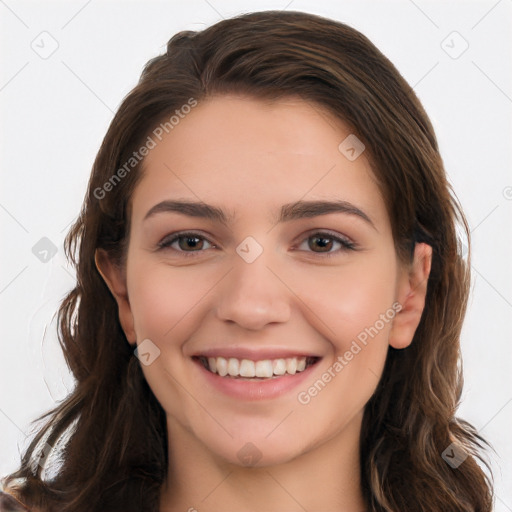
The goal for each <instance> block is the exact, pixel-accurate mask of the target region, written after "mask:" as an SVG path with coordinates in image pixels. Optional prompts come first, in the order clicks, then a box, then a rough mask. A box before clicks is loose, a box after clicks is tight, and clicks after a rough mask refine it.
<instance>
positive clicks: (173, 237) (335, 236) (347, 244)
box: [157, 229, 358, 257]
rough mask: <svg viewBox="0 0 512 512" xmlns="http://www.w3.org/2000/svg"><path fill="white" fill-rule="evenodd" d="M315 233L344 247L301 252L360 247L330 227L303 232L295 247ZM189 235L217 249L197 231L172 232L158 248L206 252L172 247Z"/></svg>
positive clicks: (331, 253) (327, 253)
mask: <svg viewBox="0 0 512 512" xmlns="http://www.w3.org/2000/svg"><path fill="white" fill-rule="evenodd" d="M315 235H316V236H317V237H324V238H330V239H331V240H334V241H335V242H338V243H340V244H341V245H342V248H341V249H339V250H336V251H329V252H315V251H303V250H301V251H300V252H307V253H311V254H316V255H319V256H321V257H329V256H335V255H337V254H339V253H341V252H345V251H351V250H352V251H355V250H357V249H358V246H357V244H356V243H355V242H354V241H353V240H352V239H350V238H349V237H348V236H346V235H342V234H340V233H335V232H332V231H330V230H328V229H313V230H311V231H308V232H306V233H303V234H302V235H301V238H300V240H299V241H298V242H297V243H295V244H294V245H293V249H296V248H297V247H298V246H299V245H301V244H302V243H304V242H306V241H307V240H308V239H309V238H311V237H313V236H315ZM187 236H190V237H197V238H201V239H203V240H204V241H206V242H208V243H209V244H210V245H211V246H212V247H211V248H212V249H216V248H217V245H216V244H215V243H214V242H212V241H211V240H210V239H209V238H208V237H207V236H205V235H204V234H203V233H201V232H197V231H178V232H176V233H171V234H169V235H167V236H165V237H164V238H163V239H162V240H161V241H160V242H158V244H157V250H165V249H170V250H172V251H175V252H177V253H181V254H184V255H186V257H189V256H191V257H194V256H195V255H196V254H197V253H201V252H205V250H198V251H181V250H177V249H172V248H171V247H170V246H171V245H172V244H173V243H174V242H176V241H177V240H178V239H179V238H182V237H187Z"/></svg>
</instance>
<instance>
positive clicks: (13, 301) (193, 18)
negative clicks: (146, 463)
mask: <svg viewBox="0 0 512 512" xmlns="http://www.w3.org/2000/svg"><path fill="white" fill-rule="evenodd" d="M266 9H288V10H303V11H307V12H311V13H316V14H321V15H324V16H327V17H332V18H335V19H338V20H340V21H343V22H346V23H348V24H350V25H352V26H354V27H355V28H357V29H358V30H360V31H362V32H363V33H364V34H365V35H367V36H368V37H369V38H370V39H371V40H372V41H373V42H374V43H375V44H376V45H377V46H378V47H379V49H381V50H382V51H383V52H384V53H385V54H386V55H387V56H388V57H389V58H390V59H391V61H392V62H393V63H394V64H395V65H396V66H397V68H398V69H399V71H400V72H401V73H402V74H403V75H404V77H405V78H406V79H407V80H408V81H409V83H410V84H411V85H413V86H414V88H415V90H416V92H417V94H418V95H419V97H420V99H421V101H422V102H423V104H424V106H425V108H426V110H427V112H428V114H429V115H430V117H431V119H432V122H433V124H434V127H435V129H436V133H437V136H438V139H439V143H440V147H441V153H442V156H443V159H444V161H445V164H446V169H447V172H448V174H449V178H450V181H451V182H452V183H453V186H454V189H455V191H456V193H457V195H458V197H459V199H460V201H461V203H462V205H463V208H464V209H465V212H466V214H467V217H468V220H469V222H470V226H471V229H472V237H473V276H474V280H473V287H472V297H471V301H470V305H469V310H468V316H467V319H466V323H465V327H464V331H463V357H464V368H465V388H464V394H463V401H462V404H461V407H460V409H459V415H460V416H461V417H463V418H464V419H467V420H469V421H470V422H472V423H473V424H474V425H475V426H476V427H477V428H478V429H479V432H480V433H481V434H482V435H483V436H484V437H486V438H487V439H488V440H489V441H490V442H491V443H492V445H493V447H494V449H495V451H496V453H492V452H491V453H490V458H491V461H492V464H493V467H494V473H495V480H496V511H498V512H502V511H512V463H511V461H512V443H511V442H510V440H509V436H510V432H511V426H512V376H511V375H512V372H511V363H512V343H510V330H511V327H512V325H511V324H512V322H511V318H512V270H511V263H510V262H511V261H512V251H511V245H512V237H511V233H512V229H511V220H512V172H511V169H512V165H511V164H512V149H511V147H512V144H511V142H512V138H511V135H512V0H500V1H496V0H492V1H478V2H468V1H464V2H463V1H435V2H434V1H424V0H415V1H414V2H413V1H412V0H410V1H396V2H389V1H372V2H363V1H357V2H356V1H352V2H349V1H312V0H309V1H306V0H304V1H301V0H292V1H291V2H289V0H281V1H270V0H269V1H248V0H245V1H244V2H235V1H225V0H209V1H206V0H194V1H190V2H176V1H168V2H163V1H161V2H156V1H146V2H142V1H139V2H127V1H109V2H107V1H101V0H94V1H91V0H89V1H85V0H83V1H80V2H75V1H66V2H44V3H43V2H33V3H29V2H19V1H14V0H0V38H1V45H2V46H1V48H2V50H1V59H2V63H1V68H0V69H1V75H0V109H1V127H2V138H1V155H0V164H1V171H2V172H1V188H0V230H1V240H2V244H1V249H0V251H1V252H0V261H1V267H0V314H1V322H2V323H1V326H2V330H1V341H0V348H1V350H0V432H1V435H0V475H5V474H6V473H7V472H9V471H11V470H13V469H15V467H16V464H17V460H18V457H19V450H20V449H22V448H23V447H25V446H26V443H27V434H28V433H29V432H30V422H31V421H32V420H33V419H34V418H35V417H36V416H38V415H40V414H42V413H43V412H45V411H46V410H48V409H49V408H50V407H52V406H54V405H55V403H56V402H57V401H58V400H60V399H62V398H63V397H64V396H65V394H66V393H67V392H68V390H70V389H71V386H72V380H71V379H70V377H69V375H68V372H67V369H66V366H65V364H64V362H63V359H62V356H61V354H60V351H59V348H58V345H57V341H56V335H55V320H54V318H53V315H54V313H55V312H56V310H57V308H58V305H59V302H60V301H61V300H62V298H63V297H64V294H65V293H66V292H67V291H68V290H69V289H70V288H71V287H72V286H73V284H74V277H73V275H74V274H73V270H72V269H70V267H69V266H68V264H67V262H66V261H65V259H64V256H63V249H62V243H63V239H64V236H65V234H66V231H67V229H68V227H69V225H70V223H71V222H72V221H73V220H74V219H75V218H76V216H77V214H78V211H79V208H80V205H81V202H82V199H83V196H84V193H85V189H86V183H87V180H88V177H89V173H90V169H91V166H92V162H93V159H94V156H95V154H96V152H97V150H98V148H99V145H100V143H101V140H102V138H103V136H104V134H105V132H106V129H107V126H108V124H109V122H110V120H111V119H112V116H113V112H114V111H115V110H116V109H117V107H118V106H119V104H120V102H121V100H122V98H123V97H124V96H125V95H126V94H127V93H128V92H129V90H130V89H131V88H132V87H133V86H134V85H135V84H136V82H137V80H138V77H139V75H140V72H141V70H142V67H143V65H144V63H145V62H146V61H147V60H148V59H150V58H151V57H153V56H155V55H157V54H160V53H162V52H163V51H164V50H165V44H166V42H167V40H168V39H169V38H170V37H171V36H172V35H173V34H174V33H176V32H178V31H180V30H201V29H203V28H205V27H206V26H209V25H211V24H212V23H214V22H216V21H219V20H220V19H221V18H222V17H224V18H227V17H230V16H232V15H235V14H239V13H242V12H249V11H254V10H266ZM453 31H456V32H458V34H459V35H456V34H455V35H454V34H453ZM42 32H44V33H43V34H41V33H42ZM443 41H445V42H444V43H443ZM464 41H466V42H467V44H469V47H468V49H467V50H466V51H465V52H464V53H462V54H461V55H460V56H458V58H453V56H456V55H457V54H458V53H460V51H461V50H462V49H463V48H464V47H465V44H466V43H465V42H464ZM52 45H53V46H57V45H58V48H56V51H55V52H54V53H53V54H52V55H50V56H47V55H44V54H43V55H42V56H43V57H48V58H42V57H41V56H40V54H41V53H44V52H49V51H50V50H51V49H52ZM450 47H451V48H450ZM34 49H37V50H38V52H39V54H38V53H36V51H34ZM445 50H446V51H445ZM447 51H448V52H451V54H452V55H451V56H450V55H449V54H448V53H447ZM43 237H47V238H48V239H49V240H51V242H52V243H53V244H54V245H55V246H56V248H57V253H56V255H55V256H54V257H53V258H52V259H51V260H50V261H48V262H46V263H44V262H42V261H40V259H38V258H37V257H36V255H34V253H33V252H32V248H33V247H34V246H35V245H36V243H37V242H38V241H39V240H40V239H41V238H43ZM507 483H508V485H507Z"/></svg>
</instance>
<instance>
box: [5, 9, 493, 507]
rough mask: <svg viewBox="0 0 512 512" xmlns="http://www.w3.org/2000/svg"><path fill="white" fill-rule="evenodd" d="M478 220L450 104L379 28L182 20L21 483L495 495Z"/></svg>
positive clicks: (116, 160) (132, 133) (315, 494)
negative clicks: (461, 238) (384, 41)
mask: <svg viewBox="0 0 512 512" xmlns="http://www.w3.org/2000/svg"><path fill="white" fill-rule="evenodd" d="M457 223H458V224H459V225H460V226H461V228H462V230H463V231H464V232H465V235H466V236H468V237H469V233H468V229H467V224H466V221H465V218H464V215H463V213H462V211H461V210H460V208H459V206H458V204H457V202H456V201H455V199H454V198H453V197H452V195H451V192H450V187H449V185H448V183H447V180H446V176H445V172H444V168H443V164H442V160H441V157H440V154H439V150H438V146H437V142H436V138H435V135H434V132H433V129H432V126H431V124H430V122H429V120H428V118H427V115H426V114H425V112H424V110H423V108H422V107H421V105H420V103H419V101H418V99H417V98H416V96H415V94H414V92H413V91H412V89H411V88H410V86H408V84H407V83H406V82H405V81H404V79H403V78H402V77H401V76H400V74H399V73H398V72H397V70H396V69H395V68H394V66H393V65H392V64H391V63H390V62H389V61H388V60H387V59H386V58H385V57H384V56H383V55H382V54H381V53H380V52H379V51H378V50H377V49H376V48H375V46H374V45H373V44H372V43H371V42H370V41H369V40H368V39H367V38H366V37H364V36H363V35H362V34H360V33H359V32H357V31H356V30H354V29H352V28H350V27H348V26H346V25H344V24H341V23H338V22H335V21H332V20H328V19H324V18H321V17H318V16H314V15H310V14H304V13H299V12H273V11H270V12H259V13H253V14H248V15H243V16H239V17H237V18H233V19H229V20H224V21H222V22H219V23H217V24H215V25H214V26H212V27H210V28H208V29H206V30H203V31H201V32H181V33H179V34H177V35H176V36H175V37H173V38H172V39H171V40H170V41H169V44H168V47H167V52H166V53H165V54H164V55H161V56H159V57H157V58H154V59H152V60H151V61H150V62H149V63H148V64H147V65H146V68H145V69H144V72H143V74H142V77H141V79H140V82H139V84H138V85H137V86H136V87H135V88H134V89H133V91H132V92H131V93H130V94H129V95H128V96H127V97H126V98H125V100H124V102H123V103H122V105H121V106H120V108H119V111H118V112H117V114H116V115H115V117H114V120H113V121H112V123H111V126H110V128H109V130H108V132H107V134H106V136H105V139H104V141H103V144H102V146H101V148H100V151H99V153H98V155H97V158H96V161H95V164H94V167H93V171H92V175H91V179H90V183H89V187H88V192H87V195H86V199H85V202H84V206H83V209H82V212H81V214H80V217H79V219H78V221H77V222H76V223H75V225H74V226H73V228H72V229H71V231H70V233H69V234H68V237H67V240H66V248H67V252H68V255H69V256H70V258H71V259H72V260H73V262H74V263H75V264H76V266H77V275H78V283H77V286H76V287H75V289H74V290H72V291H71V293H70V294H69V295H68V297H67V298H66V299H65V301H64V302H63V304H62V306H61V309H60V338H61V342H62V344H63V348H64V352H65V355H66V359H67V362H68V364H69V366H70V368H71V370H72V372H73V373H74V375H75V377H76V380H77V385H76V388H75V390H74V391H73V392H72V394H71V395H70V396H69V397H68V398H67V399H66V400H65V401H64V402H63V403H62V404H61V405H60V406H59V407H58V408H56V409H55V410H54V411H52V412H51V413H49V415H48V421H47V424H46V426H45V427H44V428H43V429H42V430H41V431H40V432H39V434H38V435H37V437H36V438H35V440H34V441H33V443H32V444H31V446H30V447H29V449H28V451H27V453H26V454H25V456H24V458H23V460H22V464H21V468H20V469H19V470H18V471H17V472H16V473H15V474H14V475H11V477H10V478H9V479H7V480H6V488H7V490H8V491H9V492H10V493H11V494H12V496H13V497H12V498H9V497H7V496H4V499H5V500H8V499H11V501H12V500H14V499H16V500H18V503H19V505H20V506H21V504H23V506H25V507H26V508H27V509H29V510H33V511H34V510H40V511H45V512H46V511H54V510H58V511H74V512H77V511H85V510H87V511H106V510H108V511H113V510H119V511H121V510H122V511H129V510H134V511H135V510H136V511H141V510H144V511H145V510H147V511H157V510H159V511H175V510H190V511H192V510H201V511H206V510H237V511H242V510H243V511H251V510H269V511H270V510H272V511H273V510H276V511H277V510H279V511H282V510H290V511H291V510H311V511H313V510H322V511H326V510H329V511H335V510H344V511H356V510H357V511H363V510H364V511H387V512H390V511H395V512H396V511H402V510H403V511H405V510H407V511H409V510H418V511H443V512H447V511H463V510H464V511H468V510H472V511H489V510H491V507H492V488H491V484H490V482H489V480H488V478H487V476H486V475H485V473H484V472H483V471H482V469H481V468H480V466H479V464H478V463H477V460H478V458H479V448H481V446H482V442H483V439H482V438H481V437H480V436H479V435H478V434H477V432H476V431H475V429H474V428H473V427H472V426H471V425H469V424H468V423H466V422H464V421H462V420H459V419H457V418H456V417H455V411H456V407H457V405H458V400H459V397H460V392H461V387H462V377H461V375H460V372H459V367H458V363H459V358H460V347H459V337H460V331H461V327H462V319H463V316H464V312H465V308H466V302H467V297H468V291H469V268H470V267H469V264H468V262H466V261H464V260H463V259H462V257H461V255H460V251H459V242H458V239H457V236H456V225H457ZM55 454H58V457H59V459H58V460H57V458H56V455H55ZM52 464H53V465H54V470H53V474H52V476H51V477H46V475H45V472H46V471H47V470H48V468H50V467H51V466H52Z"/></svg>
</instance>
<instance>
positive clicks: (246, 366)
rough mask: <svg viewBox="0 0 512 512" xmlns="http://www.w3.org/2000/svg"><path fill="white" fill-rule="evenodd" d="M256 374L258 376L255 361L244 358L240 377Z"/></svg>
mask: <svg viewBox="0 0 512 512" xmlns="http://www.w3.org/2000/svg"><path fill="white" fill-rule="evenodd" d="M210 369H211V366H210ZM254 376H256V368H255V367H254V362H253V361H251V360H250V359H242V362H241V363H240V377H254Z"/></svg>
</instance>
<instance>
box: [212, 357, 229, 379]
mask: <svg viewBox="0 0 512 512" xmlns="http://www.w3.org/2000/svg"><path fill="white" fill-rule="evenodd" d="M216 366H217V370H216V371H217V373H218V374H219V375H220V376H221V377H225V376H226V375H227V374H228V362H227V360H226V359H224V358H223V357H217V361H216ZM210 370H211V371H212V372H215V370H212V367H211V366H210Z"/></svg>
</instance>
